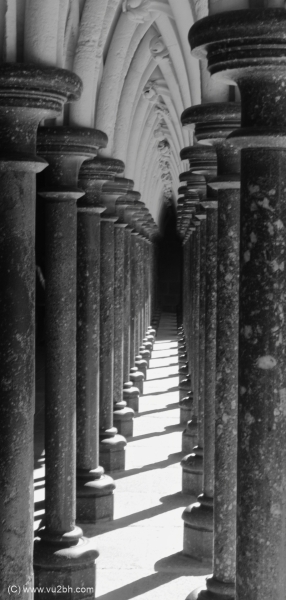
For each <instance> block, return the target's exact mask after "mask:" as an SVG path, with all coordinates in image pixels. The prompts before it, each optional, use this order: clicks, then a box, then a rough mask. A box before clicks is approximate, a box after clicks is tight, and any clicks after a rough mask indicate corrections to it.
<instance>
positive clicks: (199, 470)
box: [181, 449, 203, 496]
mask: <svg viewBox="0 0 286 600" xmlns="http://www.w3.org/2000/svg"><path fill="white" fill-rule="evenodd" d="M181 467H182V469H183V473H182V492H183V494H191V495H192V496H199V494H201V492H202V488H203V457H202V455H201V454H197V453H196V451H195V449H194V451H193V452H192V454H188V455H187V456H185V457H184V458H183V460H182V461H181Z"/></svg>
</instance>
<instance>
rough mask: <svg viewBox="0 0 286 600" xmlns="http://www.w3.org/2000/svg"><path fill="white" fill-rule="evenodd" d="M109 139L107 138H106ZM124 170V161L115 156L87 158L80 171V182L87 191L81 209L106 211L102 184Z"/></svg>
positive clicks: (81, 202)
mask: <svg viewBox="0 0 286 600" xmlns="http://www.w3.org/2000/svg"><path fill="white" fill-rule="evenodd" d="M106 139H107V138H106ZM123 171H124V162H122V160H117V159H115V158H105V157H102V156H97V157H96V158H94V159H91V160H86V161H85V162H84V163H83V164H82V166H81V168H80V171H79V182H80V186H81V188H82V189H83V190H84V192H85V196H84V198H82V200H80V202H79V210H89V209H91V210H93V211H94V212H97V213H98V214H101V213H102V212H104V211H105V207H103V206H102V203H101V200H100V193H101V190H102V186H103V185H104V183H106V181H110V180H111V181H112V180H113V179H114V178H115V177H116V176H117V175H120V173H122V172H123Z"/></svg>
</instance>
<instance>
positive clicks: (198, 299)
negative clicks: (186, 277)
mask: <svg viewBox="0 0 286 600" xmlns="http://www.w3.org/2000/svg"><path fill="white" fill-rule="evenodd" d="M186 150H187V149H186ZM193 150H194V149H193V148H189V149H188V152H191V151H193ZM195 150H197V147H196V148H195ZM201 150H203V152H202V151H201ZM200 154H202V158H201V163H202V164H201V165H200V172H201V174H200V175H195V174H193V173H192V171H189V172H188V171H187V172H186V173H185V174H184V175H183V177H184V180H185V181H186V182H187V187H186V191H185V190H184V194H185V196H186V198H188V203H189V204H192V205H193V206H194V207H195V208H196V211H197V212H196V215H195V217H197V218H194V220H193V224H194V226H195V227H196V228H197V231H196V232H194V237H195V252H194V288H193V293H194V300H193V307H194V321H193V323H194V326H193V338H194V342H193V344H194V349H193V354H194V360H193V363H194V364H193V373H192V376H193V395H190V398H189V403H190V412H191V413H192V419H191V420H190V421H189V422H188V424H187V427H186V429H185V430H184V432H183V438H182V447H183V450H185V451H188V452H191V454H187V455H186V456H185V457H184V458H183V460H182V462H181V466H182V468H183V481H182V483H183V486H182V487H183V492H184V493H192V494H195V495H198V494H200V493H201V491H202V477H203V432H204V397H205V317H206V315H205V301H206V298H205V291H206V290H205V284H206V265H205V257H206V222H205V219H206V213H205V212H204V209H200V206H199V205H200V200H202V199H203V198H205V196H206V179H205V176H206V175H207V174H208V168H209V169H210V172H211V173H212V171H213V161H212V160H210V158H209V157H207V158H208V161H207V160H206V156H205V155H206V153H205V152H204V149H200V148H198V156H197V159H198V163H199V158H200ZM212 156H213V151H212ZM199 164H200V163H199ZM181 191H183V189H182V188H181ZM201 220H203V221H204V222H203V223H201ZM194 440H195V441H196V444H195V446H193V442H194ZM185 517H186V519H188V510H187V511H186V512H185V513H184V515H183V518H185ZM189 537H191V538H192V533H191V527H189V526H188V525H187V524H186V527H185V542H184V546H185V548H188V549H187V552H186V553H190V552H191V548H190V547H189V546H190V544H189V542H188V538H189ZM197 549H198V548H197ZM196 551H197V550H196Z"/></svg>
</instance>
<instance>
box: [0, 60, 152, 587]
mask: <svg viewBox="0 0 286 600" xmlns="http://www.w3.org/2000/svg"><path fill="white" fill-rule="evenodd" d="M81 90H82V84H81V80H80V78H79V77H78V76H77V75H74V74H73V73H70V72H69V71H66V70H63V69H56V68H50V67H47V68H45V67H43V68H38V67H35V66H29V65H20V64H4V65H2V66H1V68H0V115H1V122H0V127H1V155H0V179H1V223H0V229H1V240H0V248H1V250H0V254H1V261H0V262H1V267H0V268H1V295H0V296H1V298H0V310H1V317H2V319H1V323H2V325H1V328H2V333H1V336H0V337H1V342H0V356H1V360H0V363H1V367H0V369H1V375H0V381H1V384H0V385H1V403H0V429H1V442H0V469H1V475H2V481H3V485H1V491H0V512H1V526H0V529H1V534H0V539H1V541H0V547H1V552H0V555H1V558H0V562H1V597H3V598H4V597H7V596H8V595H9V594H10V593H15V592H14V591H13V590H12V591H11V586H13V585H14V586H17V595H18V597H19V598H25V599H27V598H29V599H30V598H33V597H35V598H37V597H39V598H41V599H42V598H50V596H51V591H49V590H51V587H53V586H55V585H60V586H61V585H62V586H63V589H62V593H61V594H58V596H59V597H66V591H65V589H67V588H69V586H70V588H71V589H73V590H77V592H76V593H75V592H74V595H72V596H69V597H77V598H93V597H94V589H95V566H94V562H95V559H96V558H97V556H98V552H97V551H96V550H94V548H92V547H91V545H90V542H89V540H87V539H86V538H84V537H83V533H82V530H81V529H80V527H78V526H77V524H76V523H77V521H78V522H83V523H84V522H85V523H95V522H97V521H98V520H100V519H112V518H113V492H114V489H115V484H114V481H113V479H112V477H111V476H110V475H106V473H105V471H108V472H112V471H116V470H118V469H124V465H125V460H124V459H125V447H126V443H127V442H126V438H125V436H127V437H128V436H131V435H132V423H133V416H134V409H135V410H136V409H138V397H139V393H140V392H139V389H138V388H137V387H136V385H134V382H135V383H138V384H139V387H141V388H142V381H143V378H144V375H143V374H142V373H141V372H140V371H139V370H138V368H137V365H139V366H142V367H143V368H144V367H145V365H146V362H145V361H146V358H147V359H148V357H149V355H150V351H149V349H150V347H152V342H153V340H154V330H153V329H152V327H151V321H152V318H154V316H155V311H156V298H155V286H156V284H155V274H156V261H155V242H156V236H157V226H156V224H155V222H154V221H153V219H152V217H151V215H150V213H149V211H148V210H147V209H146V208H145V206H144V205H143V203H141V202H140V194H139V193H138V192H135V191H133V186H134V183H133V181H132V180H130V179H126V178H124V177H122V176H121V175H122V173H123V171H124V163H123V162H122V161H120V160H115V159H112V158H110V159H109V158H106V157H104V158H102V157H100V156H97V155H98V152H99V150H100V149H101V148H104V147H105V146H106V145H107V136H106V135H105V133H103V132H101V131H98V130H95V129H89V128H81V127H78V128H71V127H66V126H49V127H40V128H39V129H38V125H39V123H40V121H42V120H43V119H47V118H48V119H54V118H55V117H56V116H57V115H59V114H60V113H61V111H62V108H63V105H64V103H65V102H67V101H68V102H70V101H76V100H77V99H78V98H79V97H80V94H81ZM43 169H46V170H45V173H44V174H43V177H42V178H41V180H40V181H39V185H38V190H37V192H38V194H39V201H40V202H44V203H45V232H44V235H45V354H46V360H45V362H46V386H45V469H46V488H45V489H46V499H45V517H44V519H43V522H42V524H41V526H40V528H39V530H38V531H37V537H36V541H35V544H34V558H33V486H32V482H33V416H34V407H35V377H34V370H35V369H34V367H35V300H34V298H35V256H34V247H35V233H36V232H35V197H36V177H35V174H36V173H39V172H40V171H42V170H43ZM33 567H34V569H33ZM33 582H34V585H35V586H40V587H42V588H45V591H42V592H40V591H35V593H33ZM78 590H80V591H78Z"/></svg>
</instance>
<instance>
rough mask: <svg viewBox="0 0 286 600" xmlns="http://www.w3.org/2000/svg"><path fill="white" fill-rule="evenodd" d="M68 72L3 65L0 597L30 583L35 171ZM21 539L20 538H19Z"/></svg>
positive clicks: (73, 85) (73, 92) (71, 85)
mask: <svg viewBox="0 0 286 600" xmlns="http://www.w3.org/2000/svg"><path fill="white" fill-rule="evenodd" d="M80 92H81V83H80V80H79V79H78V77H76V76H75V75H73V74H72V73H69V72H68V71H65V70H61V69H54V68H49V67H48V68H40V67H39V68H38V67H36V66H35V65H23V64H12V63H9V64H2V65H1V67H0V131H1V143H0V181H1V200H0V206H1V221H0V232H1V235H0V257H1V260H0V272H1V294H0V310H1V337H0V356H1V362H0V382H1V383H0V390H1V405H0V431H1V443H0V472H1V487H0V510H1V524H0V549H1V553H0V556H1V558H0V564H1V585H0V595H1V597H3V598H8V597H9V595H10V594H11V590H10V587H9V586H11V585H16V586H17V589H19V592H17V597H18V598H20V599H21V600H24V598H25V599H26V600H32V597H33V594H32V592H27V593H26V592H24V590H23V585H25V584H26V585H27V586H28V587H29V586H33V566H32V557H33V514H32V510H31V507H32V506H33V489H32V486H31V481H32V480H33V416H34V396H35V324H34V319H35V256H34V248H35V174H36V173H39V172H40V171H42V170H43V169H45V167H46V166H47V163H46V161H45V160H43V159H41V158H40V157H37V156H36V135H37V127H38V124H39V122H40V121H41V120H42V119H45V118H50V117H56V116H58V115H59V114H60V113H61V110H62V107H63V104H64V102H66V101H67V100H72V99H73V100H75V99H77V98H78V97H79V96H80ZM19 540H20V543H19Z"/></svg>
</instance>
